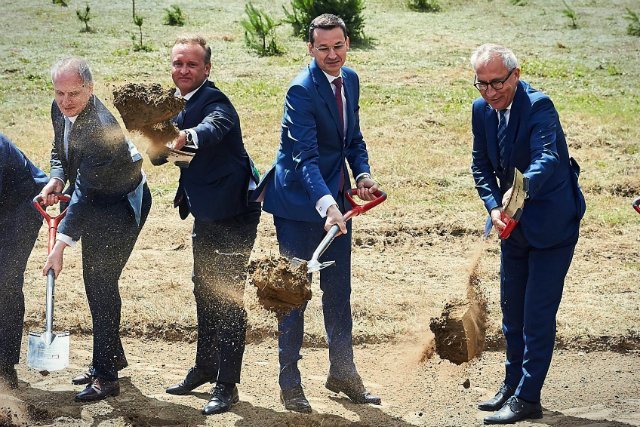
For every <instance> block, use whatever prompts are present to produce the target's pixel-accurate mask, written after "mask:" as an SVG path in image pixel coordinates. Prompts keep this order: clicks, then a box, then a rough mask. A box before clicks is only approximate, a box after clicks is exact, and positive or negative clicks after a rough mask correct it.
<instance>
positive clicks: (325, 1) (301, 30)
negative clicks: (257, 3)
mask: <svg viewBox="0 0 640 427" xmlns="http://www.w3.org/2000/svg"><path fill="white" fill-rule="evenodd" d="M282 7H283V9H284V14H285V16H286V19H285V22H288V23H290V24H291V26H292V27H293V34H294V35H296V36H298V37H300V38H302V39H303V40H307V38H308V31H309V24H311V21H313V18H315V17H316V16H318V15H322V14H323V13H332V14H334V15H337V16H339V17H340V18H342V19H343V20H344V23H345V25H346V26H347V34H348V35H349V38H350V39H351V41H352V42H354V43H362V42H367V41H368V38H367V37H366V36H365V35H364V18H363V16H362V11H363V10H364V0H291V12H289V11H288V10H287V8H286V7H285V6H282Z"/></svg>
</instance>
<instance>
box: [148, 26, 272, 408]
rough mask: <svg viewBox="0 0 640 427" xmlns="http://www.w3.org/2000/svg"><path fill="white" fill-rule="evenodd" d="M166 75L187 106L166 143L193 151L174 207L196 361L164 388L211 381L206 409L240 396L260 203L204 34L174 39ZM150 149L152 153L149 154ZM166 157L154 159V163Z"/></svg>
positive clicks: (182, 390) (181, 390) (180, 389)
mask: <svg viewBox="0 0 640 427" xmlns="http://www.w3.org/2000/svg"><path fill="white" fill-rule="evenodd" d="M171 67H172V72H171V76H172V78H173V82H174V83H175V85H176V87H177V91H176V95H178V96H182V97H184V98H185V99H186V100H187V102H186V105H185V108H184V110H183V111H182V112H180V113H179V114H178V116H177V117H176V118H175V119H174V122H175V124H176V125H177V127H178V128H179V129H181V131H180V133H179V136H178V138H177V139H176V140H174V141H173V142H171V143H170V146H171V148H174V149H177V150H181V149H183V150H190V151H192V152H193V153H195V155H194V157H193V160H191V162H190V163H189V164H188V165H183V166H181V167H180V182H179V184H178V191H177V192H176V196H175V200H174V206H176V207H178V208H179V213H180V217H181V218H182V219H185V218H186V217H187V215H189V213H191V214H192V215H193V217H194V223H193V233H192V239H193V276H192V280H193V284H194V288H193V293H194V296H195V300H196V312H197V317H198V343H197V350H196V361H195V366H194V367H193V368H191V369H190V370H189V372H188V373H187V375H186V377H185V379H184V380H183V381H182V382H180V383H178V384H175V385H173V386H171V387H169V388H167V390H166V391H167V393H169V394H178V395H182V394H187V393H189V392H190V391H191V390H193V389H195V388H196V387H199V386H201V385H203V384H204V383H206V382H215V383H216V385H215V387H214V389H213V391H212V395H211V399H210V400H209V402H208V403H207V404H206V405H205V406H204V407H203V409H202V412H203V413H204V414H205V415H210V414H218V413H221V412H226V411H228V410H229V409H230V408H231V406H232V405H233V404H235V403H237V402H238V388H237V386H236V384H237V383H239V382H240V371H241V368H242V356H243V354H244V347H245V333H246V327H247V314H246V312H245V310H244V306H243V302H242V298H243V293H244V284H245V279H246V265H247V262H248V261H249V257H250V255H251V250H252V248H253V243H254V242H255V239H256V233H257V228H258V223H259V221H260V214H261V210H260V203H258V202H250V201H249V197H250V195H251V192H252V190H253V189H255V187H256V184H257V181H258V179H259V178H258V176H257V175H256V174H254V168H253V164H252V162H251V159H250V157H249V155H248V154H247V151H246V150H245V147H244V143H243V140H242V130H241V128H240V118H239V117H238V113H237V112H236V110H235V108H234V107H233V105H232V104H231V101H229V98H227V97H226V95H225V94H224V93H222V91H220V89H218V88H217V87H216V86H215V85H214V84H213V82H212V81H210V80H209V79H208V77H209V73H210V71H211V48H210V47H209V45H208V44H207V42H206V40H204V39H203V38H202V37H199V36H195V37H185V38H179V39H178V40H176V42H175V44H174V46H173V48H172V49H171ZM150 155H152V154H151V153H150ZM164 161H165V160H163V159H162V158H158V157H154V158H152V162H154V164H161V163H163V162H164Z"/></svg>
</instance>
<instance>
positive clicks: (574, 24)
mask: <svg viewBox="0 0 640 427" xmlns="http://www.w3.org/2000/svg"><path fill="white" fill-rule="evenodd" d="M562 3H564V9H562V13H564V14H565V16H566V17H567V18H569V19H571V23H570V24H569V27H570V28H573V29H576V28H578V14H577V13H576V11H575V10H573V9H571V6H569V5H568V4H567V2H566V1H565V0H562Z"/></svg>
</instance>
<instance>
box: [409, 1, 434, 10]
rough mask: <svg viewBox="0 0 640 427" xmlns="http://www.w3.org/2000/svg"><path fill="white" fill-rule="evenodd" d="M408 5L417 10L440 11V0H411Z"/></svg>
mask: <svg viewBox="0 0 640 427" xmlns="http://www.w3.org/2000/svg"><path fill="white" fill-rule="evenodd" d="M407 6H408V7H409V9H411V10H415V11H417V12H440V10H441V9H442V8H441V7H440V3H438V0H409V1H408V2H407Z"/></svg>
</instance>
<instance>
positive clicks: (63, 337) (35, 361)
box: [27, 332, 69, 371]
mask: <svg viewBox="0 0 640 427" xmlns="http://www.w3.org/2000/svg"><path fill="white" fill-rule="evenodd" d="M27 366H28V367H30V368H32V369H37V370H38V371H59V370H61V369H65V368H66V367H67V366H69V332H60V333H57V334H54V333H51V332H43V333H41V334H38V333H36V332H29V342H28V349H27Z"/></svg>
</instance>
